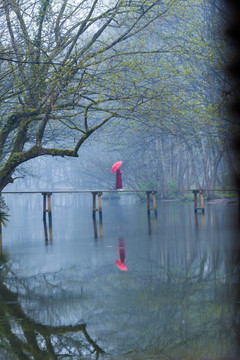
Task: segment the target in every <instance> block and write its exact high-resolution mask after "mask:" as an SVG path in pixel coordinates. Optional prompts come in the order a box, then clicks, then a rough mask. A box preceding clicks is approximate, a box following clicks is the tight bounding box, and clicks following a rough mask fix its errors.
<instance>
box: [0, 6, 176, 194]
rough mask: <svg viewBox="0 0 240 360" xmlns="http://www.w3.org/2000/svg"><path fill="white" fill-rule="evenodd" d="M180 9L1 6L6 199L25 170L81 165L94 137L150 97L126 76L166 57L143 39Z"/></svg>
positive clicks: (0, 164)
mask: <svg viewBox="0 0 240 360" xmlns="http://www.w3.org/2000/svg"><path fill="white" fill-rule="evenodd" d="M174 1H175V0H167V1H165V0H160V1H159V0H144V1H137V0H129V1H126V0H110V1H104V0H82V1H77V2H76V1H74V0H61V1H59V0H58V1H57V0H36V1H34V0H32V1H25V0H19V1H15V0H1V3H0V4H1V5H0V19H1V25H0V34H1V40H0V79H1V82H0V104H1V106H0V191H1V190H2V189H3V188H4V187H5V186H6V185H7V184H9V183H11V182H13V181H14V172H15V170H16V168H17V167H18V166H19V165H20V164H22V163H24V162H26V161H28V160H30V159H33V158H36V157H39V156H43V155H50V156H70V157H77V156H78V150H79V148H80V147H81V145H82V144H83V143H84V142H85V140H86V139H87V138H89V136H90V135H91V134H92V133H94V132H95V131H96V130H98V129H99V128H100V127H103V126H104V125H105V124H106V123H107V122H108V121H109V120H111V119H113V118H119V117H120V118H124V117H126V116H128V114H129V113H131V112H132V111H133V110H134V109H136V107H138V106H139V104H140V102H139V99H140V98H141V99H143V97H144V96H145V93H141V92H140V91H137V92H135V91H134V79H131V78H130V79H129V81H128V84H127V88H126V86H125V85H124V82H123V78H124V76H122V75H121V74H124V72H125V71H126V68H128V67H129V66H134V64H136V65H135V66H138V62H139V58H144V57H145V56H146V55H147V53H148V54H149V52H155V53H156V52H161V51H162V49H158V48H157V47H154V48H152V49H150V50H145V49H144V46H143V43H144V37H141V34H142V33H144V31H145V30H146V28H147V27H148V26H149V25H153V24H154V22H155V21H159V19H160V18H161V17H163V16H165V14H166V12H167V11H168V9H169V7H171V6H172V5H173V3H174ZM139 56H141V57H139ZM134 58H135V59H138V61H134ZM131 84H132V85H131ZM131 86H132V88H131Z"/></svg>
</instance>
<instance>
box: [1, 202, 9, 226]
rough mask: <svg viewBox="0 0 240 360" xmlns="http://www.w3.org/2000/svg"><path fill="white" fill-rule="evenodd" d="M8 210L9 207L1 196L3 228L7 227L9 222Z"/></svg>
mask: <svg viewBox="0 0 240 360" xmlns="http://www.w3.org/2000/svg"><path fill="white" fill-rule="evenodd" d="M8 210H9V209H8V206H7V205H6V203H5V201H4V199H3V198H2V197H1V196H0V223H2V224H3V226H6V223H7V222H8V221H9V214H8Z"/></svg>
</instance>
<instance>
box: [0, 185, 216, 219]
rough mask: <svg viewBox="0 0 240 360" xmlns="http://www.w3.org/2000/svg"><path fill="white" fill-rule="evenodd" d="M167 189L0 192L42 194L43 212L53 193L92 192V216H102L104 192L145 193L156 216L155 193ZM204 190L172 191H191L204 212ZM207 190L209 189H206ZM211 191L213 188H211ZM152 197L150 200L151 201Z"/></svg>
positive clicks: (50, 206)
mask: <svg viewBox="0 0 240 360" xmlns="http://www.w3.org/2000/svg"><path fill="white" fill-rule="evenodd" d="M166 191H167V190H121V191H119V190H54V191H3V192H2V193H1V194H42V196H43V214H45V213H46V212H47V213H51V212H52V204H51V197H52V195H53V194H81V193H90V194H92V216H93V217H95V216H96V212H98V213H99V216H100V217H101V216H102V195H103V194H104V193H118V194H121V193H132V194H137V193H145V194H146V200H147V213H148V215H150V212H151V211H154V214H155V216H157V202H156V194H157V193H161V192H166ZM205 191H206V190H174V192H182V193H186V192H192V193H193V195H194V211H195V213H197V212H198V211H199V210H200V211H201V212H202V213H204V211H205V210H204V192H205ZM208 191H209V190H208ZM212 191H213V190H212ZM198 195H199V197H200V204H199V205H198V203H199V201H198ZM151 198H152V201H151Z"/></svg>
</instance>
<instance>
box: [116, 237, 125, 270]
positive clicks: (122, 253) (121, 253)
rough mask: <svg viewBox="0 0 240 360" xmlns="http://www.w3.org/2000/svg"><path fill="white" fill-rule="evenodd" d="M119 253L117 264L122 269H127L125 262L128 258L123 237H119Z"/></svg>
mask: <svg viewBox="0 0 240 360" xmlns="http://www.w3.org/2000/svg"><path fill="white" fill-rule="evenodd" d="M117 252H118V255H119V257H120V260H119V259H116V265H117V267H118V268H119V269H120V270H122V271H127V267H126V265H125V264H124V262H125V260H126V252H125V241H124V239H123V238H121V237H120V238H119V239H118V249H117Z"/></svg>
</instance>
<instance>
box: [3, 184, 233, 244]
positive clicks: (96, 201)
mask: <svg viewBox="0 0 240 360" xmlns="http://www.w3.org/2000/svg"><path fill="white" fill-rule="evenodd" d="M211 191H212V192H215V191H216V189H214V190H209V189H204V190H202V189H201V190H198V189H192V190H174V192H175V193H178V194H180V193H182V194H187V193H192V194H193V196H194V208H193V209H194V212H195V215H196V216H195V219H196V225H198V218H197V214H198V213H199V212H200V214H202V215H203V216H202V225H203V224H204V213H205V208H204V193H206V192H207V193H209V192H211ZM217 191H220V192H237V193H238V208H240V193H239V192H238V191H237V190H235V189H231V190H229V189H228V190H225V189H220V190H219V189H217ZM168 192H169V190H168ZM83 193H85V194H86V193H89V194H91V195H92V218H93V229H94V236H95V238H98V226H97V219H96V213H99V236H100V238H102V237H103V227H102V226H103V222H102V213H103V208H102V195H103V194H104V193H115V194H118V195H121V194H123V193H125V194H126V193H131V194H135V195H137V194H139V193H142V194H146V204H147V216H148V232H149V234H151V232H152V226H151V225H152V224H151V223H152V220H153V221H154V229H155V232H156V231H157V202H156V194H157V193H159V194H160V195H161V194H164V193H167V190H166V189H165V190H163V189H160V190H159V189H158V190H54V191H43V190H41V191H40V190H39V191H3V192H2V193H0V196H1V195H2V194H41V195H42V196H43V224H44V234H45V241H46V243H48V242H49V241H50V243H51V242H52V203H51V198H52V195H53V194H83ZM110 201H111V200H110ZM239 213H240V212H239ZM46 214H48V222H47V217H46ZM152 214H153V216H152ZM1 235H2V228H1V222H0V236H1Z"/></svg>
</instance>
